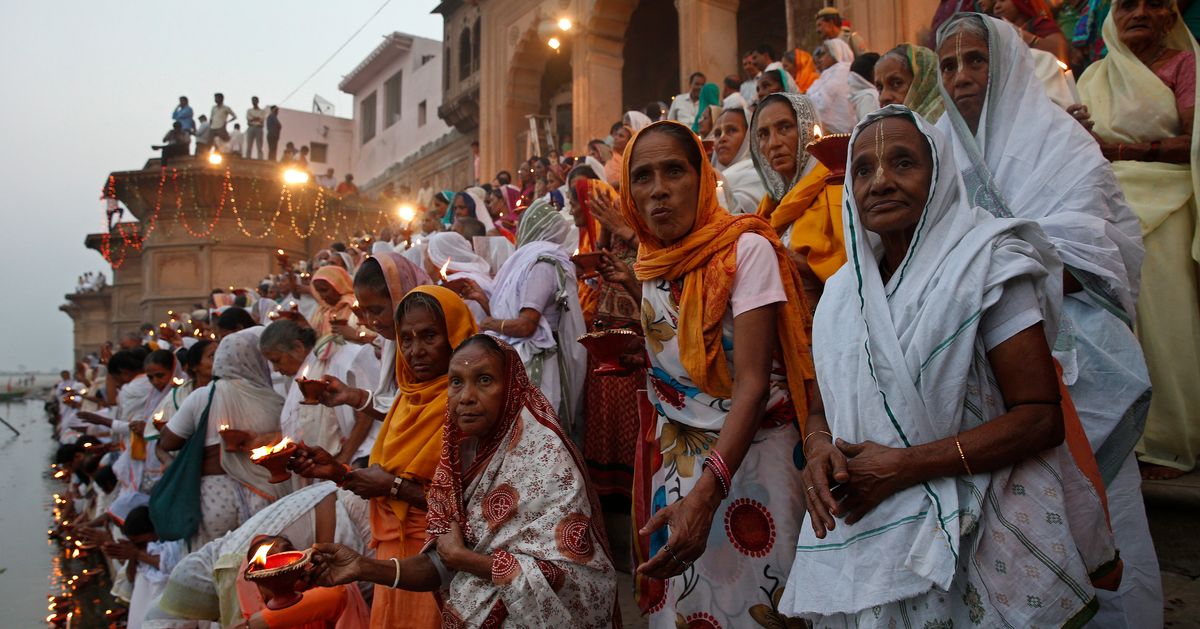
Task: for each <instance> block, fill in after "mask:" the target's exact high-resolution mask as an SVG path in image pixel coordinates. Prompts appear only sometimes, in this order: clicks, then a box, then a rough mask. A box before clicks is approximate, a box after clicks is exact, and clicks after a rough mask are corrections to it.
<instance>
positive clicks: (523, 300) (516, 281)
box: [462, 199, 587, 442]
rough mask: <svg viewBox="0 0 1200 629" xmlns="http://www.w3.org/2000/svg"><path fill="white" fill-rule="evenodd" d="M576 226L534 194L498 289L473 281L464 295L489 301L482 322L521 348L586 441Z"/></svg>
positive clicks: (570, 428) (536, 379) (569, 425)
mask: <svg viewBox="0 0 1200 629" xmlns="http://www.w3.org/2000/svg"><path fill="white" fill-rule="evenodd" d="M570 228H571V225H570V223H569V222H568V221H567V220H566V219H565V218H563V216H562V214H561V213H559V211H558V210H556V209H555V208H554V206H553V205H551V204H550V202H549V201H546V200H545V199H538V200H536V201H534V202H533V204H532V205H530V206H529V209H527V210H525V213H524V214H522V215H521V222H520V224H519V225H517V251H516V253H514V254H513V255H512V257H511V258H509V259H508V261H507V262H505V263H504V266H503V267H501V268H500V272H499V273H497V274H496V282H495V287H494V288H493V289H492V292H491V294H486V293H484V292H483V290H482V289H481V288H479V286H478V285H476V284H474V283H473V282H469V281H468V282H469V283H468V285H467V287H466V288H465V289H464V290H463V292H462V295H463V299H473V300H475V301H476V302H478V303H479V304H480V305H481V306H483V309H484V311H485V312H486V313H487V315H488V316H487V318H485V319H484V320H483V321H482V322H480V324H479V328H480V329H481V330H483V331H485V332H487V333H489V334H492V335H494V336H496V337H497V338H499V339H501V340H503V341H505V342H506V343H509V344H510V345H512V346H513V347H515V348H516V350H517V353H519V354H520V355H521V359H522V361H523V362H524V363H525V369H526V371H528V372H529V378H530V380H532V381H533V383H534V384H535V385H536V386H538V387H539V388H541V390H542V393H544V394H545V395H546V398H547V399H548V400H550V405H551V406H553V407H554V409H555V412H556V413H558V417H559V419H561V420H562V421H563V426H564V427H565V428H566V429H567V434H569V435H571V437H572V438H573V439H575V440H576V441H577V442H578V440H579V439H580V438H581V436H582V434H583V425H582V419H581V417H582V416H581V414H580V412H579V411H580V409H579V401H580V399H581V398H582V396H583V380H584V375H585V374H584V370H585V369H586V368H587V352H586V351H585V350H584V349H583V346H582V345H580V344H579V343H577V342H576V341H575V339H577V338H579V336H580V335H581V334H584V333H585V332H587V328H586V327H585V325H584V322H583V309H582V308H581V307H580V305H579V289H578V285H577V282H576V280H575V264H574V263H572V262H571V259H570V257H569V255H568V253H567V251H566V249H565V247H567V246H571V247H572V248H573V247H574V245H575V243H570V244H569V245H568V240H567V239H568V238H569V236H570V233H571V230H570Z"/></svg>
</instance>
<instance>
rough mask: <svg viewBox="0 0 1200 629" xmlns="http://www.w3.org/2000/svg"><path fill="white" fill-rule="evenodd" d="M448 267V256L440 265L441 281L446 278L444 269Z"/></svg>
mask: <svg viewBox="0 0 1200 629" xmlns="http://www.w3.org/2000/svg"><path fill="white" fill-rule="evenodd" d="M449 268H450V258H446V263H445V264H443V265H442V269H441V271H439V272H440V273H441V274H442V280H443V281H444V280H445V279H446V269H449Z"/></svg>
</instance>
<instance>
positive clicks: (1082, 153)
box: [938, 14, 1162, 617]
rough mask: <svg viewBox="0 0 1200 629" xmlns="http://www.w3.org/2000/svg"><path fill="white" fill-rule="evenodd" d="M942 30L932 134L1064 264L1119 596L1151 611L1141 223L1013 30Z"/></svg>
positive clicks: (1155, 605) (977, 187) (1080, 397)
mask: <svg viewBox="0 0 1200 629" xmlns="http://www.w3.org/2000/svg"><path fill="white" fill-rule="evenodd" d="M938 35H939V37H938V40H939V46H938V48H939V49H938V55H939V57H940V59H941V68H942V95H943V101H944V102H945V104H946V114H945V115H944V116H942V119H941V120H940V121H939V122H938V128H939V129H940V130H942V131H943V132H944V133H946V135H947V136H949V138H950V142H951V145H952V146H953V147H954V154H955V161H956V162H957V163H958V165H959V168H961V169H962V175H963V180H964V182H965V184H966V188H967V195H968V198H969V200H970V203H971V204H973V205H977V206H980V207H982V208H983V209H985V210H987V211H989V212H991V213H992V215H993V216H997V217H1002V218H1008V217H1013V216H1015V217H1017V218H1024V219H1028V220H1033V221H1036V222H1037V223H1038V224H1039V225H1040V226H1041V227H1042V229H1043V230H1044V231H1045V232H1046V234H1047V236H1049V238H1050V242H1051V243H1052V244H1053V245H1054V248H1055V250H1056V252H1057V254H1058V256H1059V257H1060V258H1061V259H1062V261H1063V264H1064V266H1065V268H1064V273H1063V277H1062V280H1063V282H1062V287H1063V291H1062V309H1063V314H1064V316H1063V318H1062V323H1061V324H1060V328H1059V330H1058V337H1057V343H1056V345H1055V346H1054V348H1053V349H1054V357H1055V358H1056V359H1057V360H1058V361H1059V363H1060V364H1061V365H1062V368H1063V380H1064V381H1065V383H1066V384H1067V385H1068V389H1069V391H1070V395H1071V399H1072V400H1073V401H1074V403H1075V406H1076V408H1077V409H1078V412H1079V417H1080V419H1081V420H1082V422H1083V426H1084V429H1085V430H1086V431H1087V435H1088V440H1089V441H1090V442H1091V445H1092V449H1093V451H1094V452H1095V454H1096V459H1097V461H1098V463H1099V465H1100V471H1101V473H1102V475H1103V478H1104V482H1105V484H1106V485H1107V487H1108V495H1109V498H1110V500H1111V502H1110V511H1111V512H1112V514H1113V528H1114V531H1115V533H1116V535H1117V545H1118V546H1119V547H1120V549H1121V557H1122V559H1124V561H1125V580H1124V582H1123V584H1122V591H1121V593H1120V598H1121V599H1128V600H1126V602H1125V603H1124V606H1126V607H1129V606H1130V605H1131V604H1133V605H1136V606H1138V607H1143V606H1144V607H1145V608H1146V609H1147V612H1146V613H1152V612H1151V610H1152V609H1161V606H1162V603H1161V595H1159V594H1157V592H1158V591H1159V586H1158V585H1157V584H1158V582H1159V570H1158V563H1157V559H1156V554H1155V552H1154V547H1153V544H1152V542H1151V540H1150V532H1149V528H1148V526H1147V524H1146V517H1145V512H1144V507H1143V505H1142V499H1141V487H1140V482H1139V478H1138V471H1137V463H1136V461H1135V459H1134V455H1133V448H1134V445H1135V444H1136V443H1137V441H1138V439H1139V438H1140V437H1141V434H1142V430H1143V427H1144V426H1145V422H1146V414H1147V410H1148V408H1149V403H1150V379H1149V377H1148V375H1147V371H1146V363H1145V359H1144V358H1143V355H1142V350H1141V347H1140V346H1139V345H1138V341H1137V338H1136V337H1135V336H1134V334H1133V330H1132V325H1133V320H1134V315H1135V312H1136V311H1135V306H1136V303H1137V296H1138V288H1139V284H1140V282H1139V277H1140V274H1141V265H1142V256H1143V249H1142V242H1141V233H1140V229H1139V227H1138V222H1137V218H1136V217H1135V216H1134V214H1133V212H1132V211H1131V210H1130V209H1129V206H1128V205H1127V204H1126V203H1125V197H1124V195H1123V194H1122V193H1121V189H1120V186H1119V184H1118V183H1117V179H1116V177H1115V176H1114V174H1113V169H1112V167H1111V166H1110V165H1109V163H1108V161H1107V160H1105V159H1104V156H1103V155H1102V154H1101V153H1100V150H1099V148H1097V146H1096V143H1095V141H1094V140H1093V139H1092V137H1091V136H1089V135H1088V133H1087V131H1085V130H1084V128H1083V127H1081V126H1080V125H1079V124H1077V123H1076V122H1075V120H1074V119H1073V118H1072V117H1071V115H1069V114H1067V113H1065V112H1064V111H1062V109H1060V108H1059V107H1057V106H1056V105H1054V103H1052V102H1051V101H1050V99H1049V98H1047V97H1046V95H1045V92H1044V91H1043V90H1042V86H1041V84H1040V83H1039V82H1038V80H1037V78H1036V77H1035V76H1034V73H1033V69H1032V64H1033V62H1032V59H1031V57H1030V53H1029V48H1028V47H1027V46H1026V45H1025V44H1024V42H1022V41H1020V38H1019V36H1018V35H1017V32H1016V29H1014V28H1013V26H1012V25H1011V24H1008V23H1006V22H1003V21H1001V20H996V19H993V18H990V17H985V16H980V15H976V14H959V15H956V16H954V17H952V18H951V19H950V20H948V21H947V22H946V24H944V25H943V26H942V28H941V30H940V31H939V33H938ZM959 60H961V62H960V61H959ZM1110 599H1111V597H1110V596H1109V595H1108V594H1107V593H1106V594H1105V595H1104V596H1102V597H1101V602H1102V604H1103V606H1104V607H1105V608H1106V609H1107V608H1109V606H1110V604H1111V605H1116V606H1117V609H1119V608H1120V607H1121V605H1122V603H1121V602H1120V601H1119V600H1117V601H1114V600H1110ZM1134 599H1136V600H1137V601H1140V602H1136V603H1135V602H1134ZM1139 617H1140V616H1139Z"/></svg>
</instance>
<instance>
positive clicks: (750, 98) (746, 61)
mask: <svg viewBox="0 0 1200 629" xmlns="http://www.w3.org/2000/svg"><path fill="white" fill-rule="evenodd" d="M742 74H743V75H744V76H745V77H746V80H745V81H742V87H741V90H739V93H741V95H742V100H744V101H746V102H747V103H753V102H754V100H755V99H757V98H758V75H760V74H762V71H761V70H759V69H758V66H756V65H754V51H747V52H746V54H744V55H742Z"/></svg>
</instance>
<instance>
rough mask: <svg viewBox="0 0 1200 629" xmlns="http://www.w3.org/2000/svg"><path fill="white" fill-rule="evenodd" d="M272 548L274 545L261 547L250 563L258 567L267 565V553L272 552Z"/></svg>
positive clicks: (255, 552)
mask: <svg viewBox="0 0 1200 629" xmlns="http://www.w3.org/2000/svg"><path fill="white" fill-rule="evenodd" d="M272 546H274V544H266V545H264V546H259V547H258V550H256V551H254V556H253V557H251V558H250V563H252V564H254V565H256V566H265V565H267V553H269V552H271V547H272Z"/></svg>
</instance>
